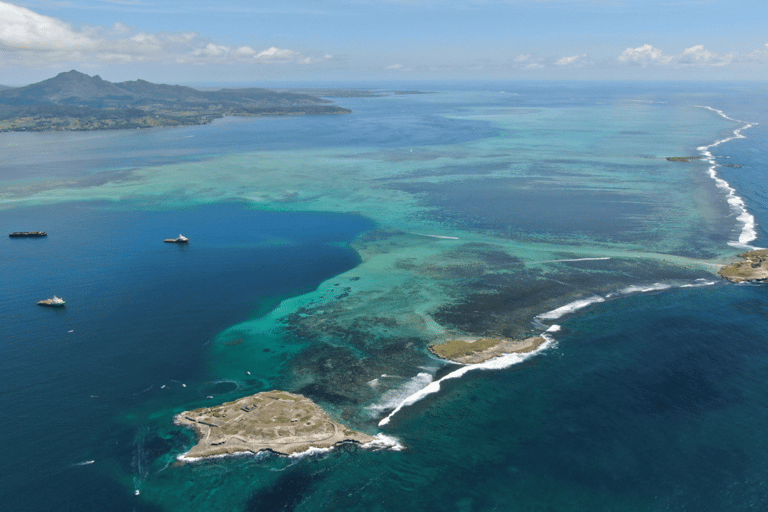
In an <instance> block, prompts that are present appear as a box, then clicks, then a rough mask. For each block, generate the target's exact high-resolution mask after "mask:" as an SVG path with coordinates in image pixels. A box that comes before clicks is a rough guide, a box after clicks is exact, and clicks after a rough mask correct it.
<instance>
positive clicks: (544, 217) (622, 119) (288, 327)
mask: <svg viewBox="0 0 768 512" xmlns="http://www.w3.org/2000/svg"><path fill="white" fill-rule="evenodd" d="M340 85H341V84H340ZM343 85H345V86H356V85H361V84H343ZM406 85H407V87H404V86H403V84H385V83H382V84H375V85H372V84H365V87H367V88H371V87H373V88H377V89H381V90H382V91H384V94H383V95H382V96H377V97H368V98H336V99H335V100H336V101H337V103H338V104H339V105H341V106H343V107H345V108H350V109H351V110H353V114H350V115H343V116H315V117H312V116H307V117H286V118H226V119H222V120H218V121H216V122H214V123H213V124H211V125H207V126H194V127H183V128H172V129H153V130H130V131H114V132H83V133H75V132H66V133H4V134H0V154H2V156H3V158H2V159H0V225H2V227H3V228H4V230H5V231H6V232H12V231H26V230H44V231H47V232H48V236H47V237H46V238H41V239H11V238H7V237H0V257H2V261H3V264H2V265H1V266H0V282H1V283H2V286H0V318H1V319H2V322H0V340H2V341H0V383H2V389H3V390H4V392H3V393H2V394H0V407H2V410H3V411H4V417H5V433H6V435H5V443H4V448H3V450H2V451H1V452H0V453H2V456H0V470H1V471H2V474H3V478H2V481H0V509H2V510H19V511H22V510H24V511H27V510H29V511H37V510H41V511H42V510H73V511H74V510H77V511H82V510H115V511H121V510H126V511H176V510H185V511H194V510H201V511H202V510H206V511H209V510H210V511H212V510H228V511H229V510H243V511H262V510H263V511H294V510H295V511H318V510H350V511H353V510H365V511H371V510H381V511H389V510H414V511H415V510H419V511H423V510H441V511H443V510H456V511H486V510H504V511H526V510H557V511H568V512H570V511H588V510H589V511H594V510H613V511H648V510H653V511H677V510H696V511H709V510H712V511H740V510H763V509H767V508H768V488H767V487H766V484H765V482H766V481H768V447H766V446H764V445H765V443H766V442H765V440H764V437H765V436H764V435H763V434H764V425H765V424H766V419H768V406H766V404H768V400H767V399H768V384H766V382H765V378H764V377H765V375H766V372H767V371H768V348H766V343H765V341H766V335H765V333H766V332H768V320H767V318H768V316H767V315H766V313H767V312H768V300H766V295H765V286H764V285H762V284H744V285H734V284H731V283H728V282H726V281H724V280H722V279H720V278H719V277H718V276H717V275H716V269H717V265H718V264H721V263H727V262H731V261H735V258H736V255H738V254H739V253H741V252H744V251H745V250H747V249H748V248H750V247H765V246H766V244H767V243H768V242H766V232H765V230H764V229H763V227H762V226H764V225H766V224H767V223H768V192H767V190H768V188H767V187H768V177H766V175H765V173H764V168H765V164H766V162H768V154H766V151H767V150H766V148H768V132H766V129H765V128H766V127H768V105H767V104H766V103H765V101H764V99H763V97H762V96H763V95H764V85H763V84H741V83H713V84H709V83H693V82H692V83H666V82H658V83H657V82H649V83H603V82H431V83H430V82H421V83H409V84H406ZM406 89H407V90H418V91H421V92H423V93H424V94H401V93H390V92H387V91H394V90H406ZM667 157H698V158H694V159H691V160H690V161H688V162H680V161H677V162H675V161H669V160H667ZM179 233H182V234H184V235H185V236H187V237H189V238H190V243H189V244H188V245H175V244H164V243H163V242H162V240H163V239H165V238H171V237H175V236H177V235H178V234H179ZM54 294H56V295H58V296H60V297H63V298H64V299H66V300H67V306H66V308H63V309H52V308H41V307H39V306H37V305H36V304H35V303H36V302H37V301H38V300H41V299H44V298H49V297H51V296H53V295H54ZM541 333H546V335H547V337H548V339H549V342H548V343H547V344H545V345H544V346H543V347H542V348H541V349H540V350H538V351H536V353H534V354H531V355H526V356H520V355H512V356H505V357H503V358H500V359H498V360H494V361H492V362H489V363H485V364H481V365H477V366H459V365H455V364H449V363H446V362H444V361H441V360H439V359H436V358H435V357H434V356H432V355H431V354H430V353H429V351H428V350H427V346H428V345H429V344H431V343H436V342H440V341H445V340H447V339H450V338H451V337H455V336H499V337H512V338H518V337H523V336H526V337H527V336H530V335H534V334H541ZM271 389H284V390H286V391H290V392H296V393H302V394H304V395H306V396H308V397H309V398H311V399H312V400H314V401H315V402H317V403H318V404H319V405H321V406H322V407H323V408H324V409H325V410H327V411H328V412H329V414H331V415H332V416H333V417H334V418H335V419H337V420H339V421H342V422H343V423H344V424H345V425H347V426H349V427H350V428H354V429H357V430H360V431H363V432H366V433H369V434H371V435H379V436H380V437H381V438H382V439H385V440H386V441H387V447H386V448H384V449H369V448H364V447H360V446H357V445H353V444H347V445H342V446H338V447H336V448H334V449H332V450H328V451H319V452H317V451H315V452H312V453H307V454H304V455H302V456H294V457H283V456H278V455H275V454H271V453H259V454H255V455H253V454H249V455H240V456H233V457H224V458H217V459H211V460H207V461H198V462H193V463H183V462H180V461H179V460H178V458H179V456H181V455H182V454H183V453H185V452H186V450H188V449H189V448H190V447H191V446H192V445H193V444H194V442H195V439H194V434H193V433H192V432H189V431H186V430H184V429H181V428H180V427H177V426H175V425H174V424H173V421H172V419H173V416H174V415H175V414H177V413H178V412H181V411H183V410H189V409H192V408H197V407H203V406H210V405H215V404H218V403H221V402H224V401H229V400H233V399H237V398H240V397H243V396H247V395H251V394H254V393H257V392H259V391H266V390H271Z"/></svg>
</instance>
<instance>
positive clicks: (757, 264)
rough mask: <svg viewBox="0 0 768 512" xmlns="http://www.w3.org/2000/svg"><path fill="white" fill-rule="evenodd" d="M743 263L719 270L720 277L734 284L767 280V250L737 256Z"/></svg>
mask: <svg viewBox="0 0 768 512" xmlns="http://www.w3.org/2000/svg"><path fill="white" fill-rule="evenodd" d="M739 257H740V258H743V259H744V261H740V262H737V263H734V264H733V265H728V266H726V267H723V268H721V269H720V275H721V276H722V277H724V278H725V279H727V280H729V281H733V282H734V283H741V282H744V281H766V280H768V249H759V250H756V251H749V252H745V253H744V254H739Z"/></svg>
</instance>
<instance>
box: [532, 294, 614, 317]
mask: <svg viewBox="0 0 768 512" xmlns="http://www.w3.org/2000/svg"><path fill="white" fill-rule="evenodd" d="M599 302H605V299H604V298H603V297H600V296H598V295H593V296H592V297H587V298H586V299H579V300H575V301H573V302H571V303H570V304H566V305H565V306H560V307H559V308H557V309H553V310H552V311H547V312H546V313H542V314H540V315H538V316H537V317H536V320H539V321H541V320H557V319H558V318H560V317H561V316H564V315H567V314H569V313H573V312H574V311H578V310H580V309H584V308H586V307H587V306H591V305H592V304H597V303H599Z"/></svg>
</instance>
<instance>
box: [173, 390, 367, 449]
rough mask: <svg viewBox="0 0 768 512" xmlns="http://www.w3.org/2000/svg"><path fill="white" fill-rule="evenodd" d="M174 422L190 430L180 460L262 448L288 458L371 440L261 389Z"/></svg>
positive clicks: (290, 397)
mask: <svg viewBox="0 0 768 512" xmlns="http://www.w3.org/2000/svg"><path fill="white" fill-rule="evenodd" d="M174 423H176V424H177V425H182V426H185V427H190V428H192V429H194V430H195V432H196V433H197V437H198V442H197V444H196V445H195V446H194V447H192V449H191V450H189V452H187V453H185V454H184V455H183V457H184V458H185V459H191V458H204V457H213V456H216V455H225V454H235V453H239V452H252V453H257V452H259V451H261V450H271V451H273V452H277V453H281V454H285V455H290V454H292V453H300V452H304V451H307V450H308V449H310V448H330V447H331V446H333V445H335V444H337V443H341V442H344V441H354V442H357V443H361V444H365V443H369V442H371V441H373V440H374V438H373V437H371V436H369V435H367V434H362V433H360V432H355V431H353V430H349V429H348V428H346V427H345V426H344V425H342V424H341V423H337V422H335V421H333V420H331V419H330V418H329V417H328V415H327V414H326V413H325V411H323V410H322V409H321V408H320V407H318V406H317V405H316V404H315V403H314V402H312V401H311V400H309V399H308V398H306V397H304V396H302V395H296V394H293V393H287V392H285V391H265V392H263V393H257V394H255V395H252V396H247V397H245V398H241V399H239V400H235V401H234V402H227V403H224V404H221V405H218V406H215V407H205V408H202V409H195V410H194V411H185V412H182V413H180V414H178V415H176V416H175V417H174Z"/></svg>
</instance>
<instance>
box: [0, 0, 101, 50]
mask: <svg viewBox="0 0 768 512" xmlns="http://www.w3.org/2000/svg"><path fill="white" fill-rule="evenodd" d="M93 44H94V41H93V40H92V39H91V38H90V37H88V36H87V35H85V34H84V33H82V32H78V31H76V30H74V29H73V28H72V27H71V26H70V25H69V24H67V23H64V22H63V21H60V20H57V19H55V18H50V17H48V16H43V15H40V14H37V13H36V12H33V11H30V10H29V9H25V8H23V7H19V6H16V5H13V4H8V3H5V2H0V45H2V47H5V48H17V49H23V50H41V49H43V50H44V49H53V50H62V49H69V50H74V49H85V48H89V47H90V46H92V45H93Z"/></svg>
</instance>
